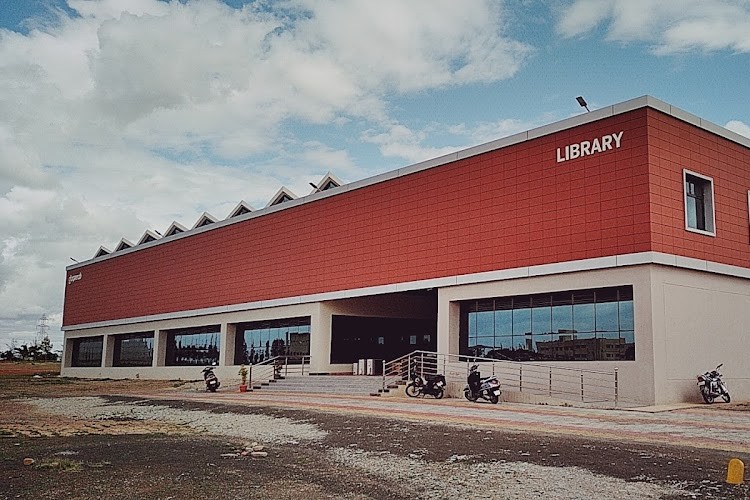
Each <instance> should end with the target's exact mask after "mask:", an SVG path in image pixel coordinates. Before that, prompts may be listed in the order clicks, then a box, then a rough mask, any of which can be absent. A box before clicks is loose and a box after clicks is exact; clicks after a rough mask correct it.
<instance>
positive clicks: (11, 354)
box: [0, 336, 59, 361]
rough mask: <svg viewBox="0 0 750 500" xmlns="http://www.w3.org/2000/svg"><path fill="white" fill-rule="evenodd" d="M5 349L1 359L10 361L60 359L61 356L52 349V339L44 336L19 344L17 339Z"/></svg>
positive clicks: (0, 354)
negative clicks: (38, 339) (39, 339)
mask: <svg viewBox="0 0 750 500" xmlns="http://www.w3.org/2000/svg"><path fill="white" fill-rule="evenodd" d="M6 347H7V349H6V350H5V351H0V359H5V360H9V361H58V360H59V356H58V355H57V353H56V352H53V351H52V341H51V340H50V339H49V337H46V336H45V337H44V338H43V339H42V340H41V341H39V342H37V341H34V342H29V343H26V344H21V345H17V342H16V341H15V340H12V341H11V343H10V344H8V345H6Z"/></svg>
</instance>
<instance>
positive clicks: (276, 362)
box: [247, 355, 310, 387]
mask: <svg viewBox="0 0 750 500" xmlns="http://www.w3.org/2000/svg"><path fill="white" fill-rule="evenodd" d="M305 368H307V374H308V375H309V374H310V356H309V355H305V356H291V355H290V356H286V355H282V356H274V357H272V358H268V359H266V360H263V361H261V362H260V363H255V364H252V365H248V366H247V370H248V385H250V386H251V387H252V383H253V378H255V379H261V380H264V379H265V380H278V379H280V378H282V377H283V378H287V377H288V376H289V374H290V373H291V374H292V375H299V376H304V375H305Z"/></svg>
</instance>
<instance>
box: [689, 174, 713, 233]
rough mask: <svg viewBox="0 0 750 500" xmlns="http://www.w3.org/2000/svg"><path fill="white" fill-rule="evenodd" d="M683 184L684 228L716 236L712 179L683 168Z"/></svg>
mask: <svg viewBox="0 0 750 500" xmlns="http://www.w3.org/2000/svg"><path fill="white" fill-rule="evenodd" d="M683 178H684V184H685V229H687V230H688V231H693V232H696V233H702V234H708V235H710V236H716V217H715V215H714V181H713V179H711V178H710V177H706V176H705V175H701V174H697V173H695V172H691V171H689V170H683Z"/></svg>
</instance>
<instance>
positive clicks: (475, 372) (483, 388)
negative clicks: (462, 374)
mask: <svg viewBox="0 0 750 500" xmlns="http://www.w3.org/2000/svg"><path fill="white" fill-rule="evenodd" d="M466 382H467V385H466V388H465V389H464V397H465V398H466V399H468V400H469V401H472V402H474V401H476V400H477V399H479V398H482V399H484V400H487V401H489V402H490V403H492V404H497V403H498V401H500V394H502V391H501V390H500V382H499V381H498V380H497V377H495V376H494V375H493V376H491V377H485V378H482V376H481V374H480V373H479V365H474V366H472V367H471V370H469V376H468V377H466Z"/></svg>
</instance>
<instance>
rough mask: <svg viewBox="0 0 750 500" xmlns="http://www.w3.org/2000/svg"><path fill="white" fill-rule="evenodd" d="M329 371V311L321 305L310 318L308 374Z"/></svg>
mask: <svg viewBox="0 0 750 500" xmlns="http://www.w3.org/2000/svg"><path fill="white" fill-rule="evenodd" d="M330 371H331V311H330V310H329V309H328V308H327V307H325V306H324V305H323V304H318V307H317V310H316V311H315V312H314V313H313V314H312V315H311V316H310V373H328V372H330Z"/></svg>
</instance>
